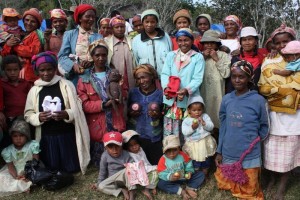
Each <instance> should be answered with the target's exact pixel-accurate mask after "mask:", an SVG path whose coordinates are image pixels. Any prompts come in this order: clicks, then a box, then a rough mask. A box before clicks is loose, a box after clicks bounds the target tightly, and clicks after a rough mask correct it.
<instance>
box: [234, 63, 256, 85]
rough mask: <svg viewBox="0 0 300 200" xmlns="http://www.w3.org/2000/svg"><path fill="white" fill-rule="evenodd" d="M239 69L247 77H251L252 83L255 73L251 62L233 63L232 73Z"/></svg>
mask: <svg viewBox="0 0 300 200" xmlns="http://www.w3.org/2000/svg"><path fill="white" fill-rule="evenodd" d="M237 68H239V69H241V70H242V71H243V72H245V73H246V74H247V76H249V77H250V78H251V81H253V78H254V71H253V66H252V64H251V63H250V62H248V61H246V60H240V61H237V62H235V63H233V65H232V66H231V69H230V71H232V70H234V69H237Z"/></svg>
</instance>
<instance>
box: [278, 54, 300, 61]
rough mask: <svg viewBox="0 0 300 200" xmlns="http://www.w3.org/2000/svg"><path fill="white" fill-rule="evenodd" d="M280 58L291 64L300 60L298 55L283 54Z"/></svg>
mask: <svg viewBox="0 0 300 200" xmlns="http://www.w3.org/2000/svg"><path fill="white" fill-rule="evenodd" d="M282 56H283V58H284V60H285V61H286V62H293V61H296V60H298V59H299V58H300V54H283V55H282Z"/></svg>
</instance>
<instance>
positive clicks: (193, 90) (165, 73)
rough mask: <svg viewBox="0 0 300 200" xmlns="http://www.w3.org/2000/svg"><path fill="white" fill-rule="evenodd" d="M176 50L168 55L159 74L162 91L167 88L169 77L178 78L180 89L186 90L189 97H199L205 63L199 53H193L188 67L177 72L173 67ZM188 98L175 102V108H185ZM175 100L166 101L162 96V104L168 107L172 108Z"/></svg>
mask: <svg viewBox="0 0 300 200" xmlns="http://www.w3.org/2000/svg"><path fill="white" fill-rule="evenodd" d="M177 51H178V50H175V51H171V52H169V53H168V55H167V58H166V61H165V64H164V67H163V70H162V73H161V86H162V88H163V90H164V89H165V88H166V87H167V85H168V83H169V77H170V76H178V77H179V78H180V80H181V81H180V89H182V88H186V89H187V90H188V92H189V95H193V96H195V95H199V96H200V91H199V87H200V85H201V83H202V80H203V75H204V69H205V61H204V58H203V56H202V54H201V53H197V52H194V54H193V55H192V56H191V61H190V63H189V64H188V65H186V66H185V67H183V68H181V69H180V70H179V71H178V70H177V67H176V65H175V61H174V60H175V56H176V53H177ZM187 100H188V97H187V96H185V97H184V99H183V101H177V106H178V107H179V108H186V107H187ZM174 101H175V98H172V99H169V100H168V99H166V96H164V99H163V103H164V104H167V105H168V106H172V105H173V103H174Z"/></svg>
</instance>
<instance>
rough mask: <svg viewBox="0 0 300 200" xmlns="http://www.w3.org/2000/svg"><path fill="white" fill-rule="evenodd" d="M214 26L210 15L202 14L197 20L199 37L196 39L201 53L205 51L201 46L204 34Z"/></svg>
mask: <svg viewBox="0 0 300 200" xmlns="http://www.w3.org/2000/svg"><path fill="white" fill-rule="evenodd" d="M211 25H212V20H211V16H210V15H209V14H200V15H199V16H198V17H197V18H196V23H195V26H196V28H197V30H198V33H199V35H198V36H197V37H196V38H195V42H194V43H195V44H196V46H197V47H198V49H199V50H200V51H202V50H203V46H202V44H201V42H200V41H201V38H202V36H203V34H204V33H205V31H207V30H209V29H210V27H211Z"/></svg>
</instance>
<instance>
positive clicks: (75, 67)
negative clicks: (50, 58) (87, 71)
mask: <svg viewBox="0 0 300 200" xmlns="http://www.w3.org/2000/svg"><path fill="white" fill-rule="evenodd" d="M73 70H74V72H75V73H76V74H83V72H84V69H83V68H82V67H81V66H80V65H79V64H77V63H74V65H73Z"/></svg>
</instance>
